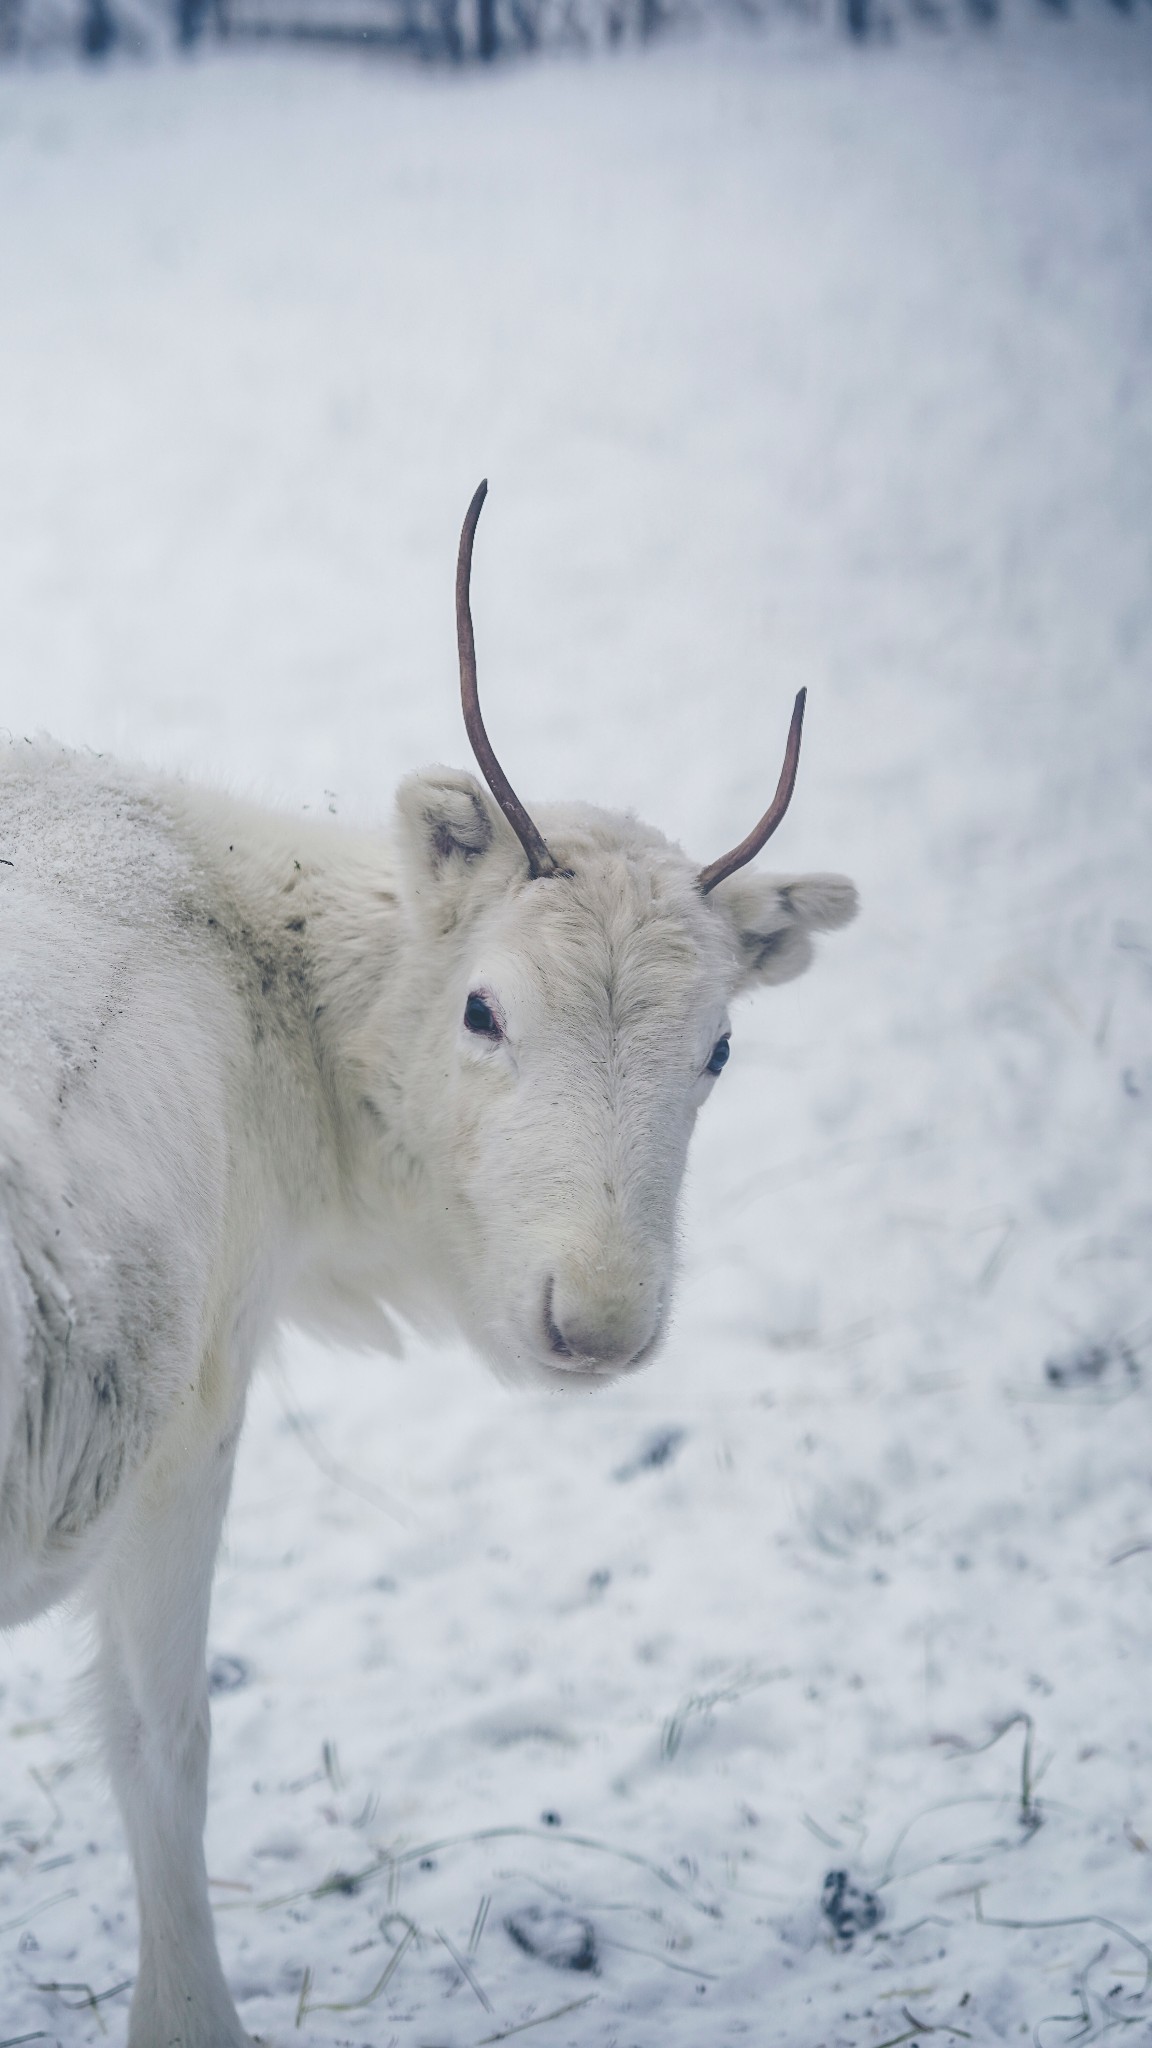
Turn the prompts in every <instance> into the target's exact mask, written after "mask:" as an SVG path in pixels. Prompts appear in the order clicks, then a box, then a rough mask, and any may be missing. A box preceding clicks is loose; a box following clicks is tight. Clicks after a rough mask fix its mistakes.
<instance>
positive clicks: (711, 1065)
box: [708, 1038, 732, 1074]
mask: <svg viewBox="0 0 1152 2048" xmlns="http://www.w3.org/2000/svg"><path fill="white" fill-rule="evenodd" d="M731 1050H732V1047H731V1046H730V1045H729V1043H728V1040H727V1039H726V1038H718V1039H717V1040H716V1043H715V1045H714V1046H713V1047H712V1057H711V1059H710V1060H709V1062H708V1072H709V1073H710V1074H718V1073H719V1072H720V1069H721V1067H726V1066H727V1065H728V1055H729V1053H730V1052H731Z"/></svg>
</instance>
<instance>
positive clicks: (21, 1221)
mask: <svg viewBox="0 0 1152 2048" xmlns="http://www.w3.org/2000/svg"><path fill="white" fill-rule="evenodd" d="M484 490H485V486H484V485H481V487H480V489H479V490H478V491H477V493H476V496H475V498H474V499H473V501H472V504H471V506H470V508H469V512H468V516H467V519H466V520H465V525H464V531H463V534H462V536H461V542H460V558H459V567H458V572H457V586H456V600H457V626H458V634H459V645H460V666H461V680H462V689H463V698H464V708H465V719H466V723H467V728H468V732H469V736H470V739H471V742H472V745H473V748H474V750H475V752H476V755H477V758H478V760H479V763H480V766H481V768H482V769H483V772H484V775H485V778H486V780H487V783H488V787H489V790H490V791H491V793H492V796H493V797H494V798H495V802H493V801H492V800H491V798H490V796H489V795H488V794H487V793H486V792H485V791H484V789H482V788H481V786H480V784H479V783H478V782H477V781H476V780H475V778H474V777H473V776H471V775H468V774H464V773H460V772H457V771H455V770H452V769H433V770H431V771H429V772H428V773H425V774H420V775H413V776H410V777H409V778H408V779H407V780H406V781H405V782H403V783H402V784H401V785H400V790H399V795H398V799H397V815H396V821H395V829H394V831H393V833H392V835H391V837H390V838H388V839H382V838H377V837H374V836H371V835H367V834H356V833H353V832H349V831H347V830H344V829H342V828H339V827H337V826H334V825H333V826H328V825H324V826H319V825H315V824H302V823H301V822H300V821H299V820H298V819H296V818H289V817H282V816H277V815H275V814H271V813H269V812H267V811H263V810H259V809H256V808H254V807H249V806H248V805H245V804H242V803H239V802H234V801H232V800H231V799H230V798H227V797H224V796H218V795H210V794H207V793H205V792H204V791H202V790H193V789H188V788H186V787H185V786H183V785H182V784H180V783H178V782H172V781H165V780H161V779H159V778H157V777H155V776H153V775H151V774H145V773H141V772H136V771H133V770H128V769H124V768H119V767H114V766H112V765H111V764H109V763H108V762H106V761H103V760H99V759H92V758H83V757H80V756H77V755H75V754H71V753H68V752H65V751H62V750H59V751H58V750H54V749H52V748H48V747H43V746H36V747H29V746H26V745H20V744H19V743H17V744H14V745H12V746H11V747H10V749H9V751H8V753H7V756H6V757H5V758H4V759H3V761H2V763H0V860H2V864H0V1047H2V1061H3V1064H2V1066H0V1625H11V1624H13V1623H15V1622H18V1621H21V1620H24V1619H26V1618H27V1617H29V1616H31V1615H33V1614H37V1613H39V1612H40V1611H41V1610H43V1609H44V1608H46V1607H49V1606H51V1605H52V1603H53V1602H55V1601H58V1600H60V1599H61V1598H63V1597H64V1596H65V1595H67V1594H71V1593H73V1592H75V1591H76V1590H77V1589H81V1588H82V1589H83V1590H84V1592H85V1594H86V1597H87V1599H88V1600H89V1601H90V1603H91V1607H92V1610H93V1612H94V1615H95V1617H96V1621H97V1624H98V1629H99V1652H98V1659H97V1667H96V1679H97V1699H98V1705H99V1713H100V1719H101V1726H102V1736H103V1742H104V1746H105V1751H106V1756H107V1761H108V1766H109V1769H110V1772H111V1775H112V1778H113V1781H114V1784H115V1788H116V1792H117V1795H118V1798H119V1802H120V1806H121V1810H122V1812H123V1816H124V1822H125V1826H126V1828H127V1832H128V1838H129V1842H130V1845H131V1851H132V1857H133V1862H134V1866H135V1873H136V1881H137V1888H138V1895H139V1906H140V1968H139V1975H138V1977H137V1981H136V1986H135V1994H134V1997H133V2002H132V2011H131V2020H130V2026H129V2041H130V2048H241V2044H242V2043H244V2041H245V2038H246V2037H245V2035H244V2033H243V2030H242V2028H241V2025H240V2021H239V2019H238V2017H237V2014H236V2011H235V2008H234V2006H233V2003H232V2000H231V1998H230V1996H229V1994H228V1991H227V1988H226V1986H225V1982H224V1977H223V1974H222V1972H221V1968H220V1963H219V1959H218V1956H217V1952H216V1943H215V1938H214V1935H213V1929H212V1917H211V1913H210V1910H209V1904H208V1889H207V1881H206V1875H205V1865H204V1856H203V1848H202V1840H201V1838H202V1831H203V1824H204V1816H205V1804H206V1784H207V1768H208V1740H209V1731H208V1702H207V1689H206V1683H205V1675H204V1644H205V1633H206V1626H207V1620H208V1605H209V1596H210V1590H211V1583H212V1571H213V1562H214V1557H215V1552H216V1548H217V1542H218V1538H219V1533H220V1526H221V1520H222V1517H223V1514H224V1509H225V1504H226V1502H227V1499H228V1491H229V1484H230V1480H231V1475H232V1466H233V1459H234V1457H235V1452H236V1442H237V1438H238V1437H239V1434H240V1427H241V1422H242V1419H243V1413H244V1402H245V1395H246V1392H247V1388H248V1383H249V1378H250V1375H251V1373H252V1369H253V1365H254V1362H255V1360H256V1358H257V1356H258V1354H259V1352H260V1350H261V1347H262V1346H263V1345H264V1343H265V1341H266V1339H267V1338H268V1336H269V1334H270V1332H271V1331H272V1329H273V1327H274V1325H275V1324H276V1323H277V1322H279V1321H280V1320H282V1319H289V1318H290V1319H295V1320H297V1321H306V1322H308V1323H309V1324H311V1325H313V1326H315V1325H319V1326H321V1327H322V1328H324V1329H326V1330H327V1331H329V1332H331V1333H332V1334H334V1335H336V1336H344V1335H350V1334H351V1335H355V1336H356V1337H357V1338H359V1339H361V1340H363V1339H365V1338H367V1339H368V1340H369V1341H370V1342H372V1343H374V1344H376V1345H380V1346H384V1347H394V1345H395V1329H394V1325H393V1322H392V1319H391V1312H392V1311H397V1312H399V1313H400V1314H401V1315H402V1316H403V1317H405V1318H407V1319H409V1320H411V1321H412V1322H414V1323H427V1322H428V1321H429V1320H430V1319H432V1320H434V1319H436V1318H439V1319H441V1320H443V1319H444V1317H445V1315H447V1316H448V1317H449V1318H451V1319H452V1320H453V1321H454V1322H455V1323H456V1324H457V1325H458V1326H459V1327H460V1328H461V1329H462V1330H463V1331H464V1332H465V1333H466V1334H467V1336H468V1337H469V1338H470V1339H471V1341H472V1343H473V1344H474V1345H475V1346H476V1348H477V1349H478V1350H479V1351H481V1352H482V1353H483V1354H484V1356H485V1357H486V1358H487V1359H488V1360H489V1362H490V1363H491V1364H492V1365H493V1366H494V1367H495V1368H496V1370H497V1371H498V1372H501V1373H505V1374H509V1375H516V1376H521V1377H526V1378H529V1379H532V1380H535V1381H537V1382H543V1383H544V1384H545V1385H547V1386H550V1387H555V1388H562V1387H571V1386H573V1385H587V1384H588V1383H590V1382H594V1381H606V1380H608V1379H610V1378H611V1377H612V1376H613V1375H615V1374H618V1373H622V1372H627V1371H630V1370H632V1369H633V1368H634V1367H636V1366H638V1365H639V1364H641V1363H642V1362H643V1361H644V1360H646V1359H647V1358H649V1357H651V1355H652V1353H653V1351H654V1350H655V1348H656V1346H657V1344H658V1343H659V1341H660V1338H661V1336H662V1333H663V1331H664V1328H665V1324H666V1322H667V1317H668V1310H669V1298H670V1293H671V1283H672V1271H673V1263H674V1254H673V1238H674V1219H675V1213H676V1205H677V1196H678V1191H679V1187H680V1181H681V1176H682V1172H683V1168H684V1160H685V1154H686V1150H687V1146H688V1139H689V1135H690V1133H691V1130H692V1125H693V1123H694V1121H695V1117H696V1112H697V1110H698V1109H699V1108H700V1106H701V1104H702V1103H703V1101H704V1099H705V1097H706V1096H707V1094H708V1092H709V1090H710V1088H711V1087H712V1086H713V1082H714V1077H715V1076H716V1075H717V1074H719V1073H720V1071H721V1068H722V1067H723V1065H724V1063H725V1061H726V1060H727V1057H728V1038H729V1022H728V1004H729V1001H730V999H731V998H732V997H733V996H734V995H736V994H737V993H739V992H740V991H742V990H744V989H746V988H749V987H751V986H752V985H753V984H756V983H760V982H779V981H786V980H788V979H789V978H790V977H791V976H793V975H796V974H799V973H801V972H802V970H803V969H804V968H805V967H806V966H807V964H808V960H809V957H810V954H811V940H810V933H811V932H812V931H814V930H815V931H826V930H831V929H832V928H834V927H835V926H838V925H843V924H845V923H846V922H847V921H848V920H849V918H851V917H852V915H853V913H854V909H855V895H854V892H853V889H852V886H851V884H850V883H849V882H847V881H844V880H842V879H841V878H840V877H838V876H833V875H807V876H803V877H800V878H796V879H790V880H781V879H780V878H771V877H768V876H761V877H756V878H743V877H742V878H740V879H738V880H734V879H731V878H732V877H733V876H734V875H735V872H736V870H737V869H740V868H742V867H743V866H744V865H745V864H746V863H747V862H748V861H750V860H751V859H752V857H753V855H754V854H756V853H758V852H759V850H760V848H761V847H762V846H763V844H764V842H765V840H766V839H767V838H768V836H769V834H770V833H771V832H772V831H773V830H774V829H775V827H776V825H777V824H778V823H779V820H780V818H781V817H782V816H783V813H784V810H785V808H786V807H787V803H788V800H789V797H790V795H791V791H792V785H793V782H794V779H795V773H796V764H797V760H798V756H799V744H800V725H801V718H802V713H803V692H801V695H800V696H799V697H798V698H797V700H796V707H795V711H794V714H793V720H792V728H791V732H790V734H789V742H788V751H787V755H786V759H785V764H784V770H783V773H782V775H781V778H780V787H779V789H778V790H777V793H776V798H775V800H774V802H773V804H772V806H771V808H770V810H769V811H768V813H767V815H766V816H765V817H764V819H763V820H762V821H761V823H760V825H759V826H758V827H757V829H756V831H755V832H754V833H752V834H751V835H750V837H749V838H748V839H746V840H745V841H744V842H743V844H742V845H741V846H739V847H737V848H736V849H735V850H734V851H733V852H732V853H730V854H728V855H726V856H725V857H724V858H723V859H722V860H719V861H714V862H713V863H712V865H711V866H710V867H707V868H705V869H704V870H703V872H702V873H701V872H699V871H698V870H697V869H696V868H695V867H694V866H693V864H692V863H691V862H690V861H689V860H687V859H686V858H685V856H684V855H683V854H682V853H681V852H680V851H679V849H678V848H677V847H675V846H671V845H669V843H668V842H667V840H665V839H664V838H662V837H661V835H660V834H659V833H658V832H654V831H652V830H650V829H649V828H648V827H647V826H646V825H641V824H639V823H638V822H637V821H636V820H635V819H634V818H631V817H622V816H617V815H614V814H610V813H608V812H605V811H600V810H594V809H592V808H590V807H587V806H584V805H579V806H577V805H572V806H565V807H559V806H558V807H556V808H555V809H553V810H550V811H548V812H547V813H545V814H544V820H545V824H546V827H547V834H548V837H547V840H545V839H544V837H543V836H542V834H541V832H540V831H539V830H538V829H537V827H536V826H535V825H534V824H533V822H532V820H531V819H530V818H529V816H528V814H527V812H526V811H525V810H524V808H523V807H522V805H521V804H520V803H519V801H518V800H517V798H516V797H515V795H514V794H513V792H512V789H511V787H510V785H509V783H508V781H507V778H506V777H505V776H504V774H503V771H502V770H501V768H500V766H499V763H498V762H497V761H496V758H495V756H494V754H493V752H492V749H491V746H490V744H489V742H488V739H487V735H486V733H485V731H484V727H483V723H482V721H481V717H480V710H479V702H478V697H477V690H476V668H475V650H474V645H473V639H472V622H471V615H470V611H469V599H468V589H469V575H470V564H471V554H472V542H473V537H474V533H475V528H476V522H477V519H478V518H479V514H480V507H481V504H482V502H483V497H484ZM525 856H526V857H527V858H526V859H525Z"/></svg>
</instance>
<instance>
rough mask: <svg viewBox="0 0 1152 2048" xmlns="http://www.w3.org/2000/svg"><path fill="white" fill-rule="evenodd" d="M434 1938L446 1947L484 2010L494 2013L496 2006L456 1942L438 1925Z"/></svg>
mask: <svg viewBox="0 0 1152 2048" xmlns="http://www.w3.org/2000/svg"><path fill="white" fill-rule="evenodd" d="M436 1939H437V1941H442V1942H443V1944H444V1946H445V1948H446V1949H447V1951H448V1953H449V1955H450V1956H451V1958H452V1961H453V1962H454V1963H455V1965H456V1968H457V1969H458V1970H459V1972H460V1975H461V1976H462V1977H463V1979H464V1982H465V1983H466V1984H467V1986H468V1988H469V1990H470V1991H473V1992H475V1994H476V1997H477V1998H478V1999H479V2000H480V2003H481V2005H482V2006H483V2007H484V2010H485V2012H492V2013H494V2012H495V2010H496V2007H495V2006H494V2005H493V2003H492V2000H491V1999H490V1998H489V1996H488V1993H487V1992H486V1991H485V1989H484V1986H483V1985H482V1984H481V1983H480V1981H479V1979H478V1978H477V1976H476V1973H475V1971H474V1970H473V1968H472V1965H471V1963H469V1962H466V1961H465V1959H464V1957H463V1956H462V1955H461V1953H460V1951H459V1949H458V1948H457V1947H456V1944H455V1943H454V1942H451V1941H449V1939H448V1936H447V1935H446V1934H445V1932H444V1929H443V1928H442V1927H438V1928H437V1929H436Z"/></svg>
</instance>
